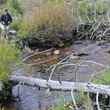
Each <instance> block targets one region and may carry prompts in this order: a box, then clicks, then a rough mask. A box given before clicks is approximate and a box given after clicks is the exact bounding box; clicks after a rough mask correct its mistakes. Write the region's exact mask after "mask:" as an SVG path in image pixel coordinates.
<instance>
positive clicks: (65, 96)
mask: <svg viewBox="0 0 110 110" xmlns="http://www.w3.org/2000/svg"><path fill="white" fill-rule="evenodd" d="M70 48H71V50H72V51H73V52H75V53H85V54H87V55H82V56H80V57H78V59H76V60H74V61H73V62H81V61H82V60H86V61H88V60H89V61H94V62H97V63H101V64H103V65H105V66H109V65H110V53H109V51H110V43H108V42H102V41H101V42H99V41H97V42H95V41H76V42H75V43H74V45H72V46H71V47H70ZM84 64H85V65H87V67H80V68H79V69H78V71H77V75H76V76H75V71H74V67H65V68H63V69H61V70H58V71H57V70H56V73H55V74H54V75H53V77H52V79H53V80H58V74H59V73H61V78H62V80H65V81H80V82H90V78H91V76H92V75H95V74H96V73H98V72H99V71H101V70H103V69H104V67H100V66H98V65H96V64H92V63H89V62H85V63H84ZM67 73H68V74H67ZM13 74H16V75H26V74H25V71H24V69H19V70H17V71H15V72H14V73H13ZM32 77H37V78H44V79H48V77H49V74H47V73H40V72H38V71H37V69H36V67H34V71H32ZM13 95H14V96H17V97H18V99H17V102H16V110H48V108H49V107H50V106H53V105H56V104H60V103H63V102H68V101H71V94H70V92H63V91H49V90H47V89H43V88H34V87H29V86H25V85H20V84H19V85H16V86H15V87H13ZM10 110H12V109H10Z"/></svg>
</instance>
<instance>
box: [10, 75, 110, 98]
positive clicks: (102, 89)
mask: <svg viewBox="0 0 110 110" xmlns="http://www.w3.org/2000/svg"><path fill="white" fill-rule="evenodd" d="M10 80H11V81H13V82H21V83H22V84H25V85H28V86H34V87H41V88H49V89H51V90H63V91H71V90H78V91H80V90H81V89H82V88H83V90H84V92H90V93H95V94H97V93H99V94H106V95H109V96H110V86H109V85H98V84H92V83H81V82H67V81H62V82H61V83H60V82H59V81H54V80H49V81H47V80H45V79H38V78H33V77H25V76H11V77H10Z"/></svg>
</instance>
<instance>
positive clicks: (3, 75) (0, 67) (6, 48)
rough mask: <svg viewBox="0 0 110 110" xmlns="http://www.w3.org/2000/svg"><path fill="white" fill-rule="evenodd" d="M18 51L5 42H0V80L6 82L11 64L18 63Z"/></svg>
mask: <svg viewBox="0 0 110 110" xmlns="http://www.w3.org/2000/svg"><path fill="white" fill-rule="evenodd" d="M18 53H19V51H18V49H17V48H16V47H15V45H13V44H10V43H9V42H8V41H6V40H1V41H0V80H6V79H7V77H8V75H9V74H10V73H11V64H12V63H15V62H18V61H19V60H18V56H17V55H18Z"/></svg>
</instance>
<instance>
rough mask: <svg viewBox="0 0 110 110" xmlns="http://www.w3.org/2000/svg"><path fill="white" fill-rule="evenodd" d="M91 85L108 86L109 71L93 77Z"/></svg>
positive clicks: (109, 79)
mask: <svg viewBox="0 0 110 110" xmlns="http://www.w3.org/2000/svg"><path fill="white" fill-rule="evenodd" d="M93 83H96V84H106V85H110V70H105V71H104V72H103V73H101V74H100V75H99V74H98V76H95V77H94V79H93Z"/></svg>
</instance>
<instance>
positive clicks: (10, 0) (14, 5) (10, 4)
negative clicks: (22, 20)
mask: <svg viewBox="0 0 110 110" xmlns="http://www.w3.org/2000/svg"><path fill="white" fill-rule="evenodd" d="M6 8H8V9H9V10H10V11H11V12H12V13H13V14H14V15H18V14H22V13H23V11H22V9H21V7H20V4H19V2H18V0H7V3H6Z"/></svg>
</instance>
